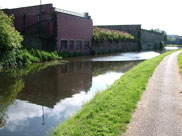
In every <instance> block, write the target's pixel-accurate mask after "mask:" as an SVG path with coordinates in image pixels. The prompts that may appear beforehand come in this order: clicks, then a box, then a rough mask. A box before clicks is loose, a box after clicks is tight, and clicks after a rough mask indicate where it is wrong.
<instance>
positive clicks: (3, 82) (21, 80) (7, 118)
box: [0, 52, 159, 136]
mask: <svg viewBox="0 0 182 136" xmlns="http://www.w3.org/2000/svg"><path fill="white" fill-rule="evenodd" d="M156 55H159V54H158V53H155V52H140V53H123V54H110V55H99V56H91V57H90V56H84V57H76V58H70V59H69V63H67V64H55V63H52V64H49V63H48V64H34V65H31V66H29V67H26V68H22V69H9V70H6V71H3V72H0V136H46V135H48V134H50V132H51V130H52V128H54V127H55V126H57V125H58V124H59V123H61V122H63V121H64V120H65V119H67V118H69V117H70V116H72V115H73V114H74V113H76V112H77V111H78V110H79V109H80V108H81V106H82V105H83V104H84V103H85V102H87V101H89V100H90V99H91V98H93V96H94V95H95V93H96V92H97V91H99V90H103V89H106V88H107V87H108V86H109V85H111V84H112V83H113V82H114V81H115V80H116V79H119V77H120V76H121V75H122V74H123V73H125V72H126V71H128V70H129V69H131V68H132V67H133V66H134V65H136V64H138V63H139V62H140V61H138V60H143V59H148V58H151V57H153V56H156Z"/></svg>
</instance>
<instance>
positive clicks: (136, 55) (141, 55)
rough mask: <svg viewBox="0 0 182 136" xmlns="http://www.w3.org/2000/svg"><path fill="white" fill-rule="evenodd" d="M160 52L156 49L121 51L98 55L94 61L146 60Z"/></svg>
mask: <svg viewBox="0 0 182 136" xmlns="http://www.w3.org/2000/svg"><path fill="white" fill-rule="evenodd" d="M158 55H160V53H157V52H154V51H146V52H129V53H120V54H116V55H112V56H107V57H105V56H103V57H96V58H93V59H91V60H92V61H135V60H146V59H150V58H152V57H155V56H158Z"/></svg>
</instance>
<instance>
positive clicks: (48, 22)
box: [3, 4, 93, 54]
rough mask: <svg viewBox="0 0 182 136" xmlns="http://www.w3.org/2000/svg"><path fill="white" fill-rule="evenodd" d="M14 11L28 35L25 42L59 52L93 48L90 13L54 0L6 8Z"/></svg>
mask: <svg viewBox="0 0 182 136" xmlns="http://www.w3.org/2000/svg"><path fill="white" fill-rule="evenodd" d="M3 11H4V12H6V13H7V14H9V15H10V14H14V16H15V20H14V25H15V28H16V29H17V30H18V31H19V32H21V34H23V35H24V45H25V46H28V47H34V48H39V49H44V50H55V49H56V50H57V51H58V52H70V53H85V54H88V53H89V52H90V48H91V45H92V35H93V23H92V19H91V17H90V16H89V15H88V13H85V14H79V13H75V12H70V11H66V10H61V9H57V8H55V7H53V5H52V4H45V5H38V6H31V7H22V8H16V9H4V10H3Z"/></svg>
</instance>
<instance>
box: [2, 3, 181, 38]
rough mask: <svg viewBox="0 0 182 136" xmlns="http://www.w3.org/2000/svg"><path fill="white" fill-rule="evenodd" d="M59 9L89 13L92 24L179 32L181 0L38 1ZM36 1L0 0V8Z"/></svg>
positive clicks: (172, 32) (30, 4)
mask: <svg viewBox="0 0 182 136" xmlns="http://www.w3.org/2000/svg"><path fill="white" fill-rule="evenodd" d="M47 3H53V6H54V7H56V8H60V9H65V10H70V11H74V12H78V13H83V12H89V15H90V16H91V18H92V19H93V24H94V25H124V24H141V25H142V28H143V29H149V30H150V29H160V30H164V31H166V32H167V34H177V35H182V8H181V7H182V0H42V4H47ZM39 4H40V0H0V8H1V9H3V8H17V7H24V6H32V5H39Z"/></svg>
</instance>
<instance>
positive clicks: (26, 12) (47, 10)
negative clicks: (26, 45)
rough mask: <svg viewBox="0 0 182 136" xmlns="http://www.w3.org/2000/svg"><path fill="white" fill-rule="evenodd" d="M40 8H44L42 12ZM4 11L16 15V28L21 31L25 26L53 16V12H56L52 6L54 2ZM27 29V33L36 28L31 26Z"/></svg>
mask: <svg viewBox="0 0 182 136" xmlns="http://www.w3.org/2000/svg"><path fill="white" fill-rule="evenodd" d="M40 9H42V10H41V11H42V12H40ZM3 11H4V12H6V13H7V14H8V15H11V14H13V15H14V17H15V19H14V25H15V27H16V29H17V30H18V31H19V32H23V30H24V28H26V27H29V26H31V25H33V24H36V23H37V22H38V20H45V19H47V18H51V17H52V13H53V12H54V8H53V7H52V4H46V5H42V6H41V7H40V5H39V6H31V7H23V8H16V9H4V10H3ZM40 13H41V15H40ZM38 16H39V17H38ZM38 18H39V19H38ZM27 31H28V32H27V33H31V32H32V31H34V29H33V28H31V29H29V30H27Z"/></svg>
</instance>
